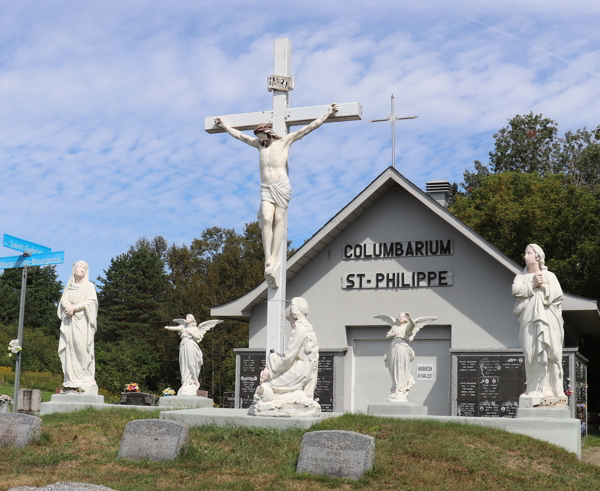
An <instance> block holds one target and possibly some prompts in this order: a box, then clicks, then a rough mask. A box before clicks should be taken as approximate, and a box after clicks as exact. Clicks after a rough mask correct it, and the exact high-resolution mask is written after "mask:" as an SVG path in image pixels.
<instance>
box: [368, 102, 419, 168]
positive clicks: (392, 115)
mask: <svg viewBox="0 0 600 491" xmlns="http://www.w3.org/2000/svg"><path fill="white" fill-rule="evenodd" d="M418 117H419V116H407V117H404V118H397V117H396V108H395V105H394V94H392V112H391V113H390V115H389V117H387V118H385V119H372V120H370V121H369V123H380V122H382V121H389V122H390V123H392V166H393V167H394V169H395V168H396V121H400V120H402V119H417V118H418Z"/></svg>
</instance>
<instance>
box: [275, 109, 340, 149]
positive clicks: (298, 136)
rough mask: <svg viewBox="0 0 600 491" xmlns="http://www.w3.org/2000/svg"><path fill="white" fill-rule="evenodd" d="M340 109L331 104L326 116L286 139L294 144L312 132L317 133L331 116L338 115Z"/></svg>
mask: <svg viewBox="0 0 600 491" xmlns="http://www.w3.org/2000/svg"><path fill="white" fill-rule="evenodd" d="M338 109H339V107H338V105H337V104H335V103H333V104H331V105H330V106H329V107H328V108H327V111H325V114H323V116H321V117H320V118H318V119H315V120H314V121H313V122H312V123H310V124H309V125H306V126H304V127H303V128H300V129H299V130H298V131H294V132H293V133H290V134H289V135H288V136H287V137H285V138H286V139H287V140H288V141H289V143H294V142H295V141H297V140H300V139H301V138H304V137H305V136H306V135H308V134H309V133H310V132H311V131H315V130H316V129H317V128H318V127H319V126H321V125H322V124H323V123H324V122H325V121H327V118H329V116H331V115H332V114H335V113H337V112H338Z"/></svg>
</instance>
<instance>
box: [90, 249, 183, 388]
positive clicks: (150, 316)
mask: <svg viewBox="0 0 600 491" xmlns="http://www.w3.org/2000/svg"><path fill="white" fill-rule="evenodd" d="M163 241H164V239H162V238H160V240H159V238H156V239H154V240H153V241H152V242H153V243H162V242H163ZM104 274H105V275H106V277H104V278H103V277H98V282H99V283H100V286H99V292H98V303H99V306H100V307H99V312H98V332H97V335H96V340H97V345H96V358H97V362H98V369H97V371H96V372H97V377H98V382H99V385H100V386H101V387H104V388H107V389H109V390H122V388H123V385H124V384H126V383H129V382H138V383H140V384H141V385H142V386H144V387H145V388H146V389H149V390H157V389H158V387H159V385H167V384H168V383H169V374H168V373H166V372H165V371H163V370H161V367H162V366H163V363H162V361H163V360H164V359H165V358H166V359H167V360H168V359H169V358H172V356H173V353H172V351H173V350H174V347H173V346H172V344H169V342H168V339H165V336H164V335H163V332H162V330H163V327H164V326H165V323H166V321H167V320H168V316H167V315H166V310H165V309H166V299H167V286H168V279H167V275H166V273H165V265H164V262H163V260H162V259H161V257H160V254H159V252H158V251H157V249H156V248H152V249H151V248H150V247H148V243H147V242H146V241H145V239H143V238H142V239H141V240H140V241H138V243H137V244H136V246H133V247H131V248H130V250H129V251H128V252H127V253H125V254H121V255H119V256H117V257H116V258H114V259H112V260H111V263H110V267H109V268H108V270H106V271H104ZM169 348H170V350H171V352H169ZM132 378H134V380H132Z"/></svg>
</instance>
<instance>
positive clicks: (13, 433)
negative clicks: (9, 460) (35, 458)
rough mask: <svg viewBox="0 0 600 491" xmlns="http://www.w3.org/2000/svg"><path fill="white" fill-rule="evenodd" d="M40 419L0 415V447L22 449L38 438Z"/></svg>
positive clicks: (20, 414)
mask: <svg viewBox="0 0 600 491" xmlns="http://www.w3.org/2000/svg"><path fill="white" fill-rule="evenodd" d="M41 433H42V419H41V418H38V417H37V416H30V415H29V414H22V413H17V414H14V413H8V414H0V447H13V448H23V447H25V446H26V445H27V444H28V443H29V442H30V441H32V440H37V439H39V438H40V435H41Z"/></svg>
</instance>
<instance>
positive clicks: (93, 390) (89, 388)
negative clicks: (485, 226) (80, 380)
mask: <svg viewBox="0 0 600 491" xmlns="http://www.w3.org/2000/svg"><path fill="white" fill-rule="evenodd" d="M60 394H86V395H88V394H89V395H96V396H97V395H98V386H97V385H96V384H94V385H92V384H80V385H77V386H75V385H62V386H61V387H60Z"/></svg>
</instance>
